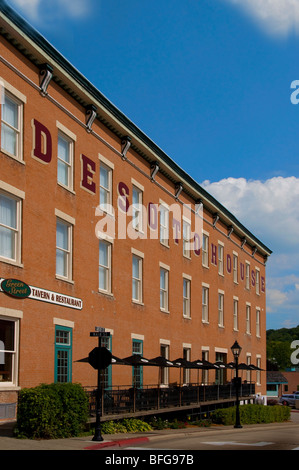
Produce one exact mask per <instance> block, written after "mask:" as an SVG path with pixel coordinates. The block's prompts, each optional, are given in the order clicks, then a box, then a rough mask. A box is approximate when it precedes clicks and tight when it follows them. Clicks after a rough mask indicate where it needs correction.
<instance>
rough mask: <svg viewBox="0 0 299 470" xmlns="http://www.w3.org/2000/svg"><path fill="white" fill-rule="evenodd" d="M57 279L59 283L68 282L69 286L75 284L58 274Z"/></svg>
mask: <svg viewBox="0 0 299 470" xmlns="http://www.w3.org/2000/svg"><path fill="white" fill-rule="evenodd" d="M55 278H56V280H57V281H64V282H67V283H68V284H72V285H74V284H75V281H72V280H71V279H68V278H67V277H63V276H59V274H56V276H55Z"/></svg>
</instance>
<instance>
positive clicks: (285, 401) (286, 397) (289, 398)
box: [279, 392, 299, 406]
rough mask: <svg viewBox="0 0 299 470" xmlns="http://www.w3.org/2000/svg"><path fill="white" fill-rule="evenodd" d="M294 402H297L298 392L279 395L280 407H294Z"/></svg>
mask: <svg viewBox="0 0 299 470" xmlns="http://www.w3.org/2000/svg"><path fill="white" fill-rule="evenodd" d="M295 400H299V392H294V393H285V394H283V395H281V397H280V399H279V403H281V404H282V405H289V406H295Z"/></svg>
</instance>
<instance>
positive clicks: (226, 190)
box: [202, 177, 299, 326]
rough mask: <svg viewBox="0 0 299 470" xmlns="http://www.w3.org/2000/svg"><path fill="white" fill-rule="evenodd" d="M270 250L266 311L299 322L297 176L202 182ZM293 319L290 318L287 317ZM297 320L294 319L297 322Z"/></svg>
mask: <svg viewBox="0 0 299 470" xmlns="http://www.w3.org/2000/svg"><path fill="white" fill-rule="evenodd" d="M202 186H203V187H204V189H206V190H207V191H208V192H209V193H210V194H212V195H213V196H214V197H215V198H216V199H217V200H218V201H219V202H220V203H221V204H223V205H224V206H225V207H226V208H227V209H228V210H230V211H231V212H232V214H233V215H234V216H235V217H236V218H237V219H238V220H239V221H240V222H241V223H242V224H243V225H244V226H245V227H246V228H247V229H248V230H250V231H251V232H252V233H253V234H254V235H256V236H257V237H258V238H259V239H260V241H262V242H263V243H264V244H265V245H267V246H268V247H269V248H270V249H271V250H272V251H273V254H272V255H271V256H270V259H269V261H268V262H267V311H268V313H270V314H271V315H272V314H278V313H280V314H281V315H283V317H285V320H287V321H289V323H292V324H293V326H296V325H297V324H298V323H299V314H298V311H299V308H298V305H299V178H295V177H288V178H283V177H275V178H271V179H268V180H266V181H258V180H246V179H245V178H227V179H223V180H220V181H218V182H213V183H212V182H210V181H208V180H206V181H204V182H203V183H202ZM289 319H292V320H289ZM296 322H297V323H296Z"/></svg>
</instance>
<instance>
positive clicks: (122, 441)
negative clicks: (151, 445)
mask: <svg viewBox="0 0 299 470" xmlns="http://www.w3.org/2000/svg"><path fill="white" fill-rule="evenodd" d="M148 441H149V438H148V437H133V438H132V439H130V438H129V439H120V440H117V441H106V442H100V443H98V444H93V445H91V446H87V447H84V449H83V450H98V449H103V448H104V447H121V446H122V445H126V444H128V443H130V444H138V443H140V442H148Z"/></svg>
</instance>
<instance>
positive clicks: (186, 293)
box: [183, 278, 191, 318]
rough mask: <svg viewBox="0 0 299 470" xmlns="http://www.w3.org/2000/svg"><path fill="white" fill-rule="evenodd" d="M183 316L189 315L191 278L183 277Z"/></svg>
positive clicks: (188, 316)
mask: <svg viewBox="0 0 299 470" xmlns="http://www.w3.org/2000/svg"><path fill="white" fill-rule="evenodd" d="M183 316H184V317H187V318H190V317H191V280H190V279H185V278H184V279H183Z"/></svg>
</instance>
